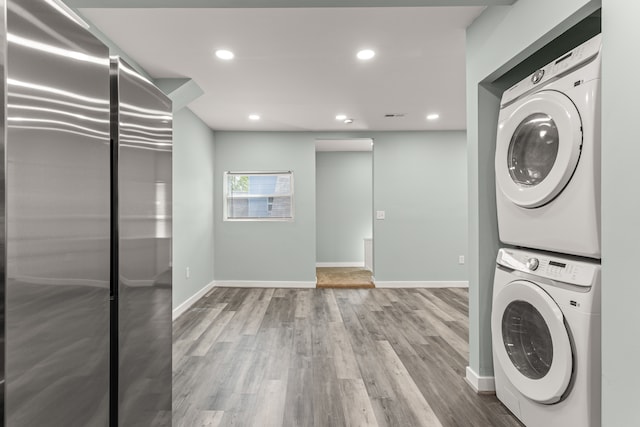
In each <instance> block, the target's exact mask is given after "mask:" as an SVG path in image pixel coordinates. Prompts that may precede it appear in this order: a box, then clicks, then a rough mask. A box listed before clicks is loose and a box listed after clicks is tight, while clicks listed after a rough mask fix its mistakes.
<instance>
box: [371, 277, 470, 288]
mask: <svg viewBox="0 0 640 427" xmlns="http://www.w3.org/2000/svg"><path fill="white" fill-rule="evenodd" d="M372 280H373V284H374V285H376V288H468V287H469V282H467V281H466V280H464V281H424V282H419V281H416V282H411V281H404V282H396V281H386V280H385V281H382V280H375V278H372Z"/></svg>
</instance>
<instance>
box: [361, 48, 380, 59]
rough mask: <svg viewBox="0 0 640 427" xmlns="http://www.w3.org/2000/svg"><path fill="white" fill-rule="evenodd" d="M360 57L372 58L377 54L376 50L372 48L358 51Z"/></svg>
mask: <svg viewBox="0 0 640 427" xmlns="http://www.w3.org/2000/svg"><path fill="white" fill-rule="evenodd" d="M356 56H357V57H358V59H364V60H367V59H371V58H373V57H374V56H376V53H375V52H374V51H372V50H371V49H363V50H361V51H360V52H358V54H357V55H356Z"/></svg>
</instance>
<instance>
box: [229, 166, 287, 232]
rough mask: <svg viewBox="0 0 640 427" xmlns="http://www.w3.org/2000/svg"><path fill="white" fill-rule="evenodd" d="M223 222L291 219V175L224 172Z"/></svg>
mask: <svg viewBox="0 0 640 427" xmlns="http://www.w3.org/2000/svg"><path fill="white" fill-rule="evenodd" d="M224 220H225V221H236V220H245V221H290V220H293V173H292V172H291V171H287V172H225V174H224Z"/></svg>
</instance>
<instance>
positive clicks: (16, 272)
mask: <svg viewBox="0 0 640 427" xmlns="http://www.w3.org/2000/svg"><path fill="white" fill-rule="evenodd" d="M17 3H19V5H18V4H17ZM7 8H8V14H7V26H8V32H7V33H5V36H6V37H7V40H8V43H7V79H6V84H7V86H6V87H7V89H8V93H7V100H8V108H7V115H8V117H7V151H6V155H7V171H6V174H7V187H6V199H7V200H6V202H7V273H6V287H7V294H6V310H7V316H6V334H7V341H6V342H7V347H6V372H7V374H6V399H5V410H6V423H7V425H12V426H13V425H15V426H31V425H34V426H35V425H68V426H71V425H86V426H106V425H107V423H108V389H109V358H108V349H109V321H108V319H109V318H108V315H109V312H108V309H109V286H108V285H109V265H108V262H105V260H108V257H109V246H110V243H109V242H110V240H109V217H108V211H109V111H108V105H109V104H108V103H109V68H108V63H107V62H106V61H105V59H104V58H107V57H108V50H107V48H105V47H104V46H103V45H102V44H100V43H99V42H98V41H97V40H95V39H92V38H91V37H87V36H86V33H85V32H84V30H83V29H82V28H81V27H79V26H78V25H76V24H74V23H73V22H71V21H70V20H69V19H67V18H65V17H62V16H60V15H59V14H57V13H52V11H53V9H51V7H50V6H49V5H47V4H46V3H44V2H43V1H29V2H22V1H17V0H11V1H8V3H7ZM17 10H19V11H20V12H21V13H20V14H16V13H15V11H17ZM34 22H37V23H38V25H34V24H33V23H34ZM45 23H46V24H45ZM54 33H55V34H56V36H55V37H53V36H52V34H54ZM69 40H73V42H68V41H69ZM45 51H48V53H45ZM94 58H102V60H95V61H94V60H93V59H94ZM87 59H90V60H89V61H87ZM86 107H90V108H86Z"/></svg>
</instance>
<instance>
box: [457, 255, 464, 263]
mask: <svg viewBox="0 0 640 427" xmlns="http://www.w3.org/2000/svg"><path fill="white" fill-rule="evenodd" d="M458 264H464V255H460V256H459V257H458Z"/></svg>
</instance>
